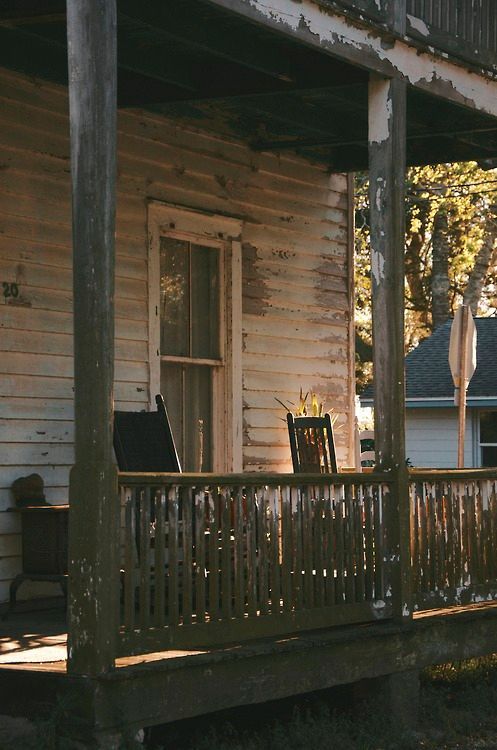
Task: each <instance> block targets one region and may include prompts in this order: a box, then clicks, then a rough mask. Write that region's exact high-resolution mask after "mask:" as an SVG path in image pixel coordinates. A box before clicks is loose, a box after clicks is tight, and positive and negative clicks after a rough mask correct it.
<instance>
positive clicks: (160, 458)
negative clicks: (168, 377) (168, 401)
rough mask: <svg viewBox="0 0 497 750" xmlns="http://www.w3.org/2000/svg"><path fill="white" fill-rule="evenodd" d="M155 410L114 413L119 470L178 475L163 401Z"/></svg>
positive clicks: (175, 452) (158, 403)
mask: <svg viewBox="0 0 497 750" xmlns="http://www.w3.org/2000/svg"><path fill="white" fill-rule="evenodd" d="M155 402H156V404H157V411H155V412H154V411H152V412H146V411H139V412H134V411H116V412H114V451H115V454H116V459H117V465H118V466H119V470H120V471H137V472H142V471H143V472H181V465H180V462H179V458H178V452H177V450H176V446H175V443H174V438H173V434H172V431H171V426H170V424H169V418H168V416H167V410H166V406H165V404H164V399H163V398H162V396H161V395H160V394H158V395H157V396H156V397H155Z"/></svg>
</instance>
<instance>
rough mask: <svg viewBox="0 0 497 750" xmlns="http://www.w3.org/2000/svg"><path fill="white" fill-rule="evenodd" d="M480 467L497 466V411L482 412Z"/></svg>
mask: <svg viewBox="0 0 497 750" xmlns="http://www.w3.org/2000/svg"><path fill="white" fill-rule="evenodd" d="M480 465H481V466H497V411H482V412H480Z"/></svg>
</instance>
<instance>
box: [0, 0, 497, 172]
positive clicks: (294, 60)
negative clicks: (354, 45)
mask: <svg viewBox="0 0 497 750" xmlns="http://www.w3.org/2000/svg"><path fill="white" fill-rule="evenodd" d="M118 55H119V82H118V98H119V106H120V107H138V108H144V109H148V110H153V111H156V112H161V113H163V114H165V115H167V116H168V117H172V118H175V119H176V120H177V121H178V122H180V123H186V122H188V123H190V124H191V123H192V121H193V122H194V123H195V124H196V125H197V126H198V127H200V128H205V129H208V130H211V131H215V132H216V133H222V134H226V135H229V136H234V137H236V138H241V139H242V140H244V141H245V142H247V143H249V144H250V146H251V147H252V148H254V149H255V150H271V151H282V150H288V151H297V152H298V153H300V154H302V155H303V156H305V157H307V158H309V159H311V160H314V161H318V162H320V163H323V164H326V165H327V166H329V168H330V169H331V170H333V171H352V170H360V169H366V168H367V164H368V149H367V84H368V71H367V70H366V69H363V68H360V67H358V66H353V65H350V64H348V63H346V62H344V61H342V60H339V59H337V58H333V57H332V56H331V55H329V54H325V53H324V52H320V51H318V50H314V49H312V48H310V47H307V46H306V45H304V44H303V43H300V42H297V41H295V40H294V39H290V38H288V37H286V36H284V35H283V34H280V33H276V32H274V31H272V30H270V29H267V28H264V27H263V26H260V25H257V24H253V23H250V22H248V21H247V20H246V19H243V18H242V17H240V16H238V15H236V14H234V13H231V12H229V11H226V10H222V9H220V8H219V7H216V6H213V5H211V4H210V3H208V2H206V1H205V0H147V1H146V2H142V3H137V2H136V0H118ZM0 65H2V66H5V67H8V68H12V69H15V70H19V71H22V72H25V73H27V74H29V75H36V76H39V77H41V78H47V79H49V80H53V81H56V82H60V83H67V50H66V30H65V2H64V0H5V1H4V2H3V3H2V7H1V9H0ZM494 157H497V120H496V119H495V118H492V117H490V116H488V115H484V114H481V113H478V112H474V111H471V110H469V109H466V108H464V107H461V106H457V105H455V104H452V103H450V102H447V101H445V100H442V99H439V98H436V97H432V96H429V95H428V94H426V93H424V92H421V91H419V90H414V89H409V91H408V101H407V161H408V164H426V163H436V162H446V161H456V160H461V161H462V160H469V159H476V160H480V159H489V158H494Z"/></svg>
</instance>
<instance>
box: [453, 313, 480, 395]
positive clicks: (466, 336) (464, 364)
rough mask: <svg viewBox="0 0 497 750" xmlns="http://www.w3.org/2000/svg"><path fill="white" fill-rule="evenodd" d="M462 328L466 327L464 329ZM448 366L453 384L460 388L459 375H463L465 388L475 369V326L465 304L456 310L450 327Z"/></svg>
mask: <svg viewBox="0 0 497 750" xmlns="http://www.w3.org/2000/svg"><path fill="white" fill-rule="evenodd" d="M465 310H466V311H467V312H466V316H467V318H466V325H464V323H465V321H464V312H465ZM464 328H466V330H465V331H464V330H463V329H464ZM463 354H465V357H464V361H462V357H463ZM449 366H450V371H451V373H452V380H453V381H454V386H455V387H456V388H461V377H463V379H464V381H465V388H467V387H468V384H469V381H470V380H471V378H472V377H473V374H474V371H475V370H476V326H475V321H474V320H473V316H472V315H471V310H470V309H469V307H466V306H465V305H462V306H461V307H459V308H458V309H457V310H456V312H455V315H454V320H453V322H452V327H451V329H450V343H449ZM462 373H463V374H462Z"/></svg>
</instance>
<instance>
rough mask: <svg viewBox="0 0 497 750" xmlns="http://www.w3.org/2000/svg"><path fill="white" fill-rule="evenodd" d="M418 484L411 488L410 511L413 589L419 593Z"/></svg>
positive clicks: (412, 485)
mask: <svg viewBox="0 0 497 750" xmlns="http://www.w3.org/2000/svg"><path fill="white" fill-rule="evenodd" d="M418 507H419V504H418V484H417V483H416V482H411V484H410V486H409V510H410V530H411V565H412V588H413V591H419V585H420V581H419V514H418Z"/></svg>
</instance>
